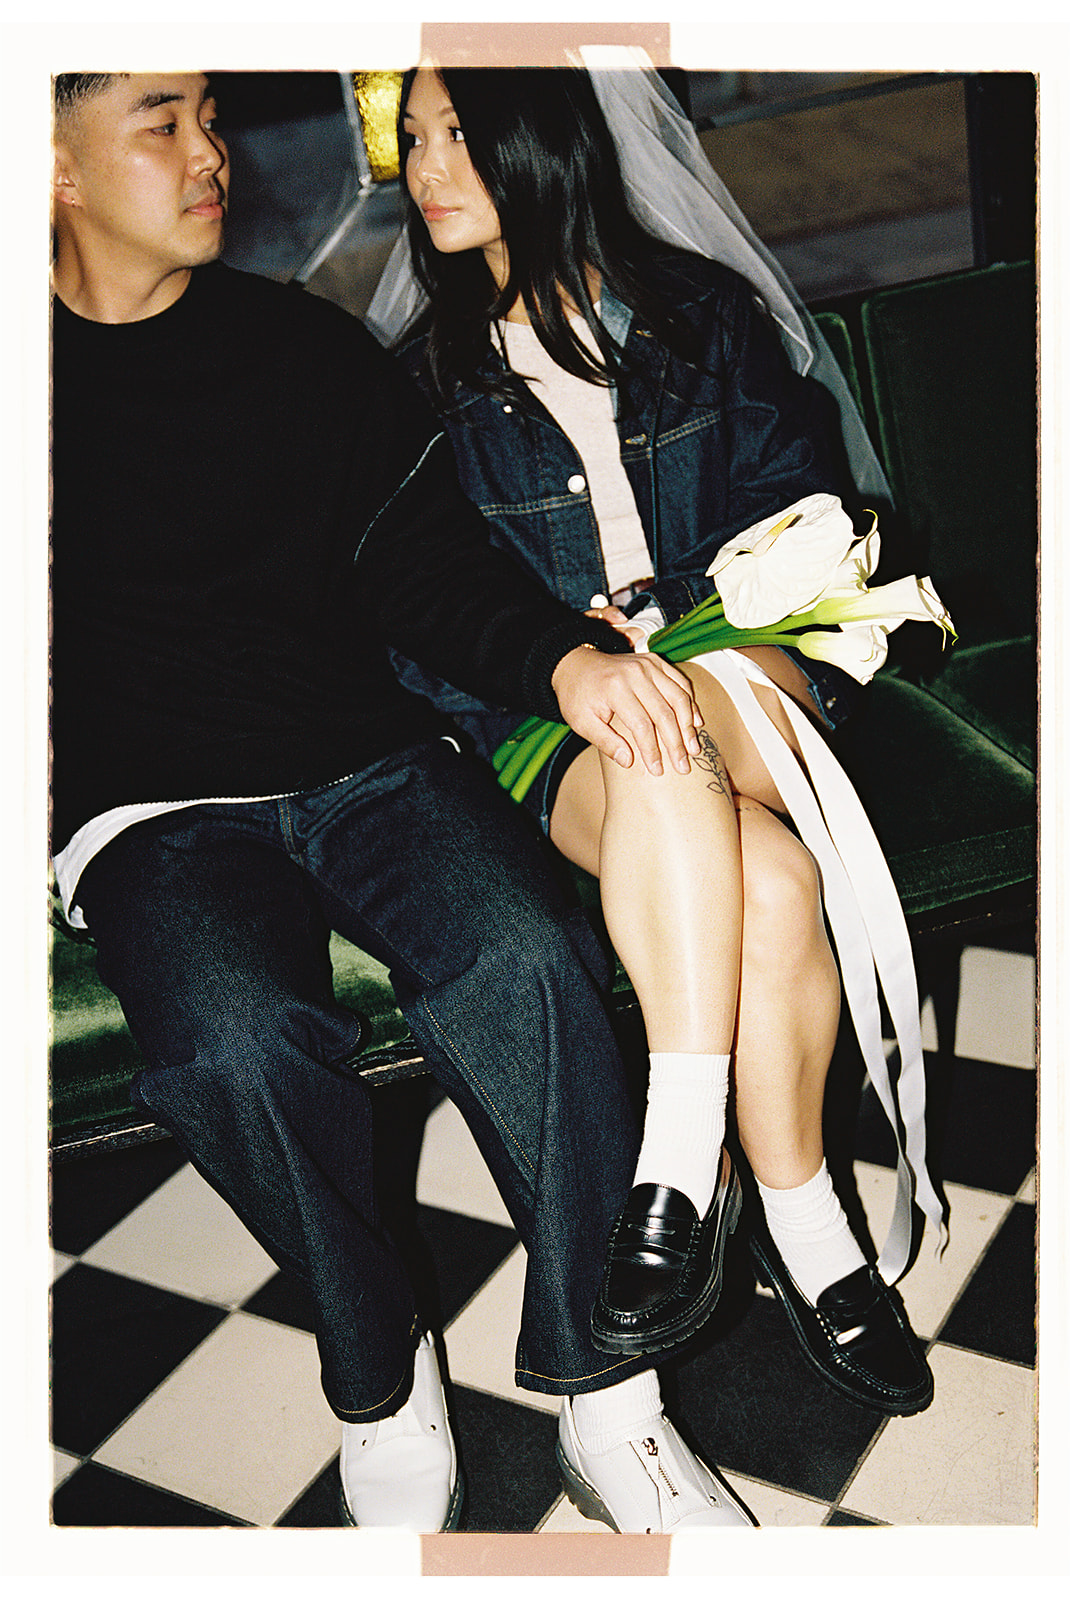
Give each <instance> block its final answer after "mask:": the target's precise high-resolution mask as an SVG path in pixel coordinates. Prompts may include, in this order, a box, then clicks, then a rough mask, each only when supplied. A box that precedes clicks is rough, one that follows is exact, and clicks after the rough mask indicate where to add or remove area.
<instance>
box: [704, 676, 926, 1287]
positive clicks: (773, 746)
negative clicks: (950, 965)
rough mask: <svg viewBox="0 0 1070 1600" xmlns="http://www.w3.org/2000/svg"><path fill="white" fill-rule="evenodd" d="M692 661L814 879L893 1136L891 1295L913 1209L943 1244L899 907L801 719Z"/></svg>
mask: <svg viewBox="0 0 1070 1600" xmlns="http://www.w3.org/2000/svg"><path fill="white" fill-rule="evenodd" d="M692 659H693V662H694V664H695V665H697V666H701V667H704V668H705V670H706V671H707V672H708V673H709V674H710V676H711V677H712V678H716V680H717V682H718V683H719V684H720V685H721V686H722V688H723V689H724V690H725V692H726V693H727V694H728V695H729V697H730V698H731V700H732V702H733V704H734V705H735V707H736V709H737V711H738V712H739V714H740V717H741V718H742V720H743V724H744V726H745V727H746V729H747V731H748V733H749V734H750V736H751V738H752V739H753V740H754V743H755V746H756V748H757V750H758V754H759V755H760V756H761V758H762V760H763V761H764V762H765V765H766V768H767V770H768V772H769V775H770V777H771V778H772V779H773V782H774V783H775V784H776V787H777V790H778V791H779V793H780V796H781V799H782V800H783V802H784V805H785V808H786V809H787V811H788V812H789V813H790V815H791V817H792V819H793V820H794V822H795V825H796V827H797V828H798V830H799V834H800V836H801V838H802V840H803V843H804V844H805V845H806V847H807V849H808V850H809V851H810V853H811V854H812V855H813V857H814V859H815V860H816V862H817V864H818V868H819V870H820V873H821V879H822V889H823V893H824V900H825V909H826V911H827V913H828V919H829V924H830V926H831V928H832V936H833V940H834V942H835V945H836V953H837V956H838V958H839V964H840V972H841V975H842V978H843V987H844V991H845V993H846V996H847V1003H848V1006H849V1008H850V1012H851V1017H852V1020H853V1022H854V1025H855V1032H856V1034H857V1035H858V1043H859V1046H860V1048H861V1051H862V1058H863V1060H864V1062H865V1066H866V1071H867V1073H868V1074H869V1078H870V1081H871V1083H872V1084H873V1087H874V1089H875V1091H876V1093H877V1097H878V1099H879V1100H880V1103H881V1105H882V1107H883V1108H884V1112H885V1114H886V1116H887V1118H888V1121H889V1122H890V1124H891V1126H892V1130H893V1132H894V1134H895V1142H896V1199H895V1209H894V1212H893V1215H892V1220H891V1225H890V1227H889V1231H888V1237H887V1239H886V1240H885V1243H884V1248H883V1250H882V1251H881V1254H880V1258H879V1260H878V1262H877V1270H878V1271H879V1272H880V1274H881V1277H882V1278H883V1279H884V1281H885V1282H886V1283H889V1284H890V1283H894V1282H895V1281H896V1280H897V1279H898V1278H899V1277H900V1276H901V1275H902V1273H903V1272H904V1271H905V1269H906V1265H907V1262H908V1260H909V1258H910V1247H911V1239H912V1214H911V1207H912V1203H913V1202H914V1201H915V1200H916V1202H917V1204H918V1205H919V1206H920V1208H921V1210H922V1212H923V1213H924V1215H925V1216H926V1217H927V1218H928V1219H929V1220H930V1221H931V1222H932V1223H933V1224H934V1226H935V1227H936V1228H937V1229H938V1230H939V1233H940V1240H941V1244H943V1243H944V1242H946V1237H947V1230H946V1226H945V1223H944V1208H943V1206H942V1205H941V1203H940V1201H939V1199H938V1198H937V1195H936V1191H935V1189H934V1188H933V1184H932V1180H931V1179H930V1177H929V1173H928V1169H927V1167H926V1156H925V1062H924V1057H923V1055H922V1046H921V1020H920V1008H919V1003H918V986H917V978H916V976H915V972H914V961H913V956H912V954H911V949H910V937H909V934H908V932H907V926H906V921H905V919H904V917H903V909H902V906H901V905H900V902H899V896H898V894H897V892H896V889H895V885H894V883H893V882H892V876H891V873H890V872H889V870H888V864H887V862H886V861H885V859H884V854H883V852H882V850H881V848H880V845H879V844H878V843H877V839H876V837H875V835H874V833H873V829H872V827H871V825H870V822H869V818H868V817H867V816H866V813H865V811H864V810H863V808H862V803H861V801H860V800H859V798H858V795H857V794H856V793H855V790H854V787H853V785H852V784H851V781H850V779H849V778H848V777H847V774H846V773H845V772H844V770H843V768H842V767H841V766H840V764H839V762H838V761H837V760H836V758H835V756H834V755H833V754H832V752H831V751H830V750H829V748H828V746H827V745H826V743H825V741H824V739H823V738H822V736H821V734H820V733H819V732H818V730H817V729H816V727H815V726H814V725H813V723H812V722H811V721H810V719H809V718H808V717H807V716H806V714H805V713H804V712H803V711H802V710H801V709H800V708H799V707H798V706H797V705H795V703H794V702H793V701H792V699H791V697H790V696H789V695H786V694H784V693H783V691H782V690H780V689H779V688H778V687H777V685H776V684H775V683H773V682H772V681H771V680H770V679H769V678H768V677H767V676H766V674H765V673H764V672H763V671H762V670H761V668H760V667H759V666H757V665H756V664H755V662H753V661H752V660H750V658H749V657H748V656H745V655H743V654H741V653H740V652H739V651H738V650H715V651H711V652H710V653H708V654H706V655H700V656H695V657H693V658H692ZM688 664H690V663H688ZM754 683H760V684H762V685H763V686H764V687H768V688H770V689H772V690H773V691H774V692H775V693H776V695H777V697H778V699H779V701H780V703H781V705H782V706H783V707H784V710H785V712H786V714H787V717H788V720H789V721H790V723H791V727H792V729H793V731H794V733H795V737H796V739H797V740H798V744H799V749H800V750H801V752H802V756H803V761H804V763H805V772H804V770H803V767H802V766H801V765H800V763H799V761H798V760H797V758H796V756H795V754H794V752H793V751H792V750H791V749H789V747H788V745H787V744H786V743H785V741H784V739H783V737H782V736H781V734H780V732H779V730H778V729H777V728H776V726H775V725H774V724H773V722H771V721H770V719H769V716H768V714H767V713H766V711H765V710H764V708H763V707H762V705H761V704H760V702H759V700H758V699H757V697H756V695H755V694H754V691H753V688H752V687H751V685H752V684H754ZM807 775H808V776H809V781H807ZM878 977H879V979H880V984H881V988H882V989H883V991H884V998H885V1002H886V1004H887V1007H888V1014H889V1016H890V1018H891V1022H892V1026H893V1029H894V1031H895V1037H896V1042H897V1044H898V1048H899V1062H900V1066H899V1074H898V1079H897V1082H896V1085H895V1087H894V1088H893V1086H892V1082H891V1077H890V1074H889V1071H888V1061H887V1058H886V1056H885V1053H884V1042H883V1038H882V1034H881V1018H880V1004H879V1000H878V996H877V978H878ZM900 1124H901V1126H902V1132H901V1131H900Z"/></svg>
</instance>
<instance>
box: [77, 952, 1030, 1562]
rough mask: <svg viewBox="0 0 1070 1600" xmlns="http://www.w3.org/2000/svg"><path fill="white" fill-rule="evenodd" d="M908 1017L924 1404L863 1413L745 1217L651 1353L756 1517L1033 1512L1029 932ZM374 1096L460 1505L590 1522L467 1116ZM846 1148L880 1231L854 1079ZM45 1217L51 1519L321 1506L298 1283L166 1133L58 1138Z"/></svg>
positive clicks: (327, 1470) (674, 1409) (397, 1093)
mask: <svg viewBox="0 0 1070 1600" xmlns="http://www.w3.org/2000/svg"><path fill="white" fill-rule="evenodd" d="M1004 942H1005V943H1010V942H1011V941H1004ZM924 1025H925V1042H926V1049H927V1059H928V1065H929V1074H930V1101H931V1105H932V1108H933V1112H934V1130H933V1131H934V1134H935V1136H936V1143H937V1149H938V1154H939V1162H940V1167H939V1170H940V1174H941V1176H942V1178H943V1181H944V1184H945V1188H946V1192H947V1194H948V1197H949V1199H950V1202H951V1240H950V1244H949V1246H948V1248H947V1250H946V1252H945V1253H944V1255H943V1257H942V1258H937V1256H936V1254H935V1248H934V1240H933V1239H932V1237H931V1236H929V1235H927V1236H926V1238H925V1239H924V1241H923V1244H922V1248H921V1252H920V1255H919V1258H918V1260H917V1262H916V1264H915V1265H914V1267H913V1268H912V1270H911V1271H910V1273H909V1274H908V1275H907V1277H906V1278H905V1279H904V1280H903V1282H902V1284H901V1285H900V1288H901V1291H902V1293H903V1297H904V1300H905V1302H906V1305H907V1308H908V1310H909V1312H910V1316H911V1319H912V1321H913V1324H914V1327H915V1329H916V1330H917V1332H918V1333H919V1334H920V1335H921V1336H922V1337H923V1338H924V1340H926V1341H927V1343H928V1345H929V1357H930V1362H931V1365H932V1368H933V1372H934V1374H935V1379H936V1398H935V1400H934V1402H933V1404H932V1406H931V1407H930V1408H929V1410H927V1411H925V1412H923V1413H922V1414H921V1415H920V1416H917V1417H912V1418H892V1419H883V1418H880V1417H878V1416H877V1415H876V1414H875V1413H871V1412H868V1411H865V1410H863V1409H862V1408H860V1407H858V1406H856V1405H854V1404H853V1403H852V1402H850V1401H848V1400H846V1399H841V1398H839V1397H838V1396H837V1395H836V1394H835V1393H834V1392H833V1391H832V1390H831V1389H830V1388H829V1387H828V1386H827V1385H826V1384H825V1383H824V1382H823V1381H822V1380H821V1379H820V1378H818V1377H816V1376H814V1375H813V1374H812V1373H811V1372H810V1369H809V1368H808V1367H807V1366H806V1365H805V1364H804V1362H803V1359H802V1356H801V1355H800V1354H799V1352H798V1349H797V1347H796V1346H795V1344H794V1341H793V1338H792V1335H791V1333H790V1332H789V1330H788V1326H787V1323H786V1320H785V1318H784V1315H783V1313H782V1311H781V1309H780V1307H779V1305H778V1304H777V1303H776V1301H775V1300H773V1299H772V1298H771V1297H770V1296H769V1295H768V1294H766V1293H764V1292H756V1290H755V1287H754V1283H753V1279H752V1278H751V1277H750V1274H749V1272H748V1270H747V1266H746V1250H745V1248H742V1247H741V1244H740V1236H738V1235H737V1237H736V1239H734V1240H733V1246H734V1254H733V1255H732V1257H731V1261H730V1267H729V1270H728V1273H727V1280H726V1288H725V1292H724V1295H723V1297H722V1301H721V1304H720V1306H719V1307H718V1310H717V1312H716V1313H715V1316H714V1319H713V1320H712V1321H711V1323H710V1324H709V1325H708V1327H707V1329H706V1330H705V1331H704V1333H703V1335H702V1336H701V1337H700V1338H699V1339H698V1341H696V1342H695V1344H694V1345H693V1346H691V1347H689V1348H688V1349H687V1350H686V1351H685V1352H684V1353H683V1355H682V1356H681V1357H680V1358H679V1359H678V1360H676V1361H672V1362H669V1363H668V1364H667V1365H666V1366H665V1368H664V1369H663V1372H662V1381H663V1389H664V1392H665V1394H666V1396H667V1399H668V1409H669V1410H670V1413H671V1414H672V1415H673V1416H674V1418H675V1420H676V1421H677V1423H678V1425H679V1426H680V1427H681V1430H682V1431H683V1432H684V1433H685V1434H686V1435H687V1436H688V1437H689V1439H690V1440H691V1442H692V1443H693V1444H695V1445H697V1446H698V1447H700V1448H701V1450H702V1452H703V1453H704V1454H706V1455H707V1457H708V1458H709V1459H710V1460H712V1461H714V1462H716V1463H717V1464H718V1465H719V1466H720V1467H721V1469H722V1471H723V1472H724V1475H725V1476H726V1478H727V1479H728V1481H729V1482H730V1483H731V1484H732V1486H733V1488H735V1489H736V1491H737V1492H738V1493H739V1494H740V1495H741V1496H742V1498H743V1499H744V1500H745V1502H746V1503H747V1504H748V1505H749V1506H750V1508H751V1510H752V1511H753V1512H754V1514H755V1516H756V1518H757V1519H758V1522H759V1523H760V1524H761V1525H762V1526H766V1527H768V1526H777V1527H784V1526H803V1527H805V1526H811V1527H816V1526H819V1525H824V1526H830V1527H831V1526H848V1525H857V1524H884V1525H888V1524H891V1525H897V1526H922V1525H935V1524H942V1525H952V1524H958V1525H960V1526H961V1525H982V1524H987V1525H995V1524H1001V1525H1026V1524H1031V1523H1032V1522H1033V1520H1034V1503H1035V1490H1036V1484H1035V1475H1034V1433H1035V1370H1034V1369H1035V1336H1034V1306H1035V1285H1034V1277H1035V1271H1034V1264H1035V1256H1034V1222H1035V1192H1034V1174H1035V1096H1036V1082H1035V1061H1034V965H1033V957H1032V951H1031V948H1030V947H1029V946H1028V945H1026V944H1025V943H1024V942H1023V943H1020V944H1019V947H1018V948H1016V949H1010V948H1001V949H997V948H983V947H980V946H975V947H971V948H969V949H967V950H966V952H965V955H964V958H963V962H962V968H961V993H960V1000H959V1007H958V1014H957V1026H956V1031H955V1039H954V1054H953V1057H950V1056H949V1055H948V1056H938V1055H937V1053H936V1050H935V1046H936V1038H935V1023H934V1018H933V1011H932V1007H931V1004H930V1003H928V1002H927V1003H926V1007H925V1012H924ZM376 1097H377V1098H376V1102H375V1103H376V1105H377V1108H378V1114H379V1116H380V1120H381V1122H382V1125H383V1136H384V1139H385V1140H386V1141H387V1142H388V1143H389V1144H390V1146H391V1148H392V1149H393V1150H394V1152H395V1155H394V1160H393V1162H392V1164H391V1170H392V1172H393V1173H394V1175H395V1178H396V1184H397V1191H398V1192H397V1197H396V1202H397V1206H398V1218H399V1220H398V1224H397V1226H398V1229H399V1234H400V1235H401V1237H402V1238H403V1240H404V1241H405V1244H406V1248H407V1249H408V1250H409V1252H410V1254H411V1257H412V1261H413V1271H414V1273H415V1274H416V1275H417V1276H418V1278H419V1280H420V1282H421V1283H422V1284H423V1286H424V1292H425V1294H426V1295H427V1296H428V1297H429V1300H430V1302H431V1304H432V1307H433V1309H434V1310H435V1311H436V1312H437V1315H438V1319H439V1325H440V1326H441V1327H442V1328H443V1329H444V1345H445V1352H446V1357H447V1361H448V1367H449V1376H450V1390H451V1404H452V1413H453V1417H454V1422H455V1430H456V1432H457V1435H458V1439H459V1444H460V1449H461V1452H462V1456H463V1459H464V1463H465V1468H466V1472H467V1476H468V1482H469V1501H468V1512H467V1520H466V1523H465V1526H466V1527H467V1528H468V1529H469V1530H470V1531H485V1532H497V1531H510V1532H521V1533H531V1532H569V1531H584V1532H591V1533H599V1532H601V1533H604V1532H606V1531H607V1530H605V1529H604V1528H603V1527H602V1526H601V1524H598V1523H594V1522H588V1521H585V1520H584V1519H583V1518H582V1517H581V1516H580V1515H579V1514H578V1512H576V1511H575V1510H574V1509H573V1507H572V1506H571V1505H570V1504H569V1502H568V1501H567V1500H565V1499H564V1498H563V1496H562V1494H561V1486H560V1483H559V1481H558V1478H557V1473H556V1469H555V1465H554V1455H553V1440H554V1433H555V1426H556V1423H555V1414H556V1405H557V1402H555V1401H553V1400H550V1399H547V1398H546V1397H543V1396H540V1395H533V1394H529V1393H526V1392H523V1391H521V1390H518V1389H517V1388H516V1387H515V1385H514V1383H513V1377H512V1358H513V1347H514V1343H515V1338H516V1331H517V1328H518V1325H519V1306H520V1296H521V1286H522V1281H523V1275H524V1252H523V1249H522V1247H521V1246H520V1245H519V1243H518V1241H517V1238H516V1235H515V1233H514V1231H513V1229H512V1227H511V1225H510V1223H509V1219H508V1217H507V1215H506V1213H505V1210H504V1208H503V1206H502V1203H501V1200H500V1199H499V1197H498V1194H497V1192H496V1190H495V1188H494V1186H493V1183H492V1182H491V1179H490V1177H489V1174H488V1173H487V1171H486V1169H485V1167H484V1166H483V1163H482V1160H481V1158H480V1157H479V1155H478V1153H477V1151H476V1149H475V1146H474V1144H473V1143H472V1141H471V1138H470V1136H469V1135H468V1133H467V1130H466V1128H465V1126H464V1124H463V1122H462V1121H461V1119H460V1117H459V1116H458V1115H457V1113H456V1111H455V1110H454V1108H453V1106H452V1105H451V1104H450V1103H449V1102H448V1101H446V1100H442V1099H440V1098H438V1097H437V1091H435V1090H434V1088H433V1086H432V1085H430V1083H429V1082H427V1081H425V1080H419V1081H417V1082H414V1083H410V1084H403V1085H398V1086H395V1087H394V1088H384V1089H381V1090H378V1091H376ZM421 1133H422V1138H421ZM406 1152H408V1157H406ZM853 1171H854V1176H855V1179H856V1182H857V1189H858V1194H859V1197H860V1199H861V1201H862V1204H863V1205H864V1207H865V1210H866V1214H867V1217H868V1220H869V1224H870V1227H871V1229H872V1232H873V1234H874V1236H875V1237H877V1238H882V1237H883V1228H884V1222H885V1219H886V1218H887V1217H888V1215H889V1214H890V1208H891V1204H892V1196H893V1171H892V1165H891V1151H890V1148H889V1144H888V1139H887V1137H886V1133H885V1128H884V1126H883V1119H882V1114H881V1113H880V1110H879V1107H877V1105H876V1102H875V1101H871V1097H870V1096H869V1095H868V1094H866V1093H863V1095H862V1097H861V1101H860V1106H859V1116H858V1121H857V1127H856V1128H855V1130H854V1162H853ZM414 1173H415V1183H414V1184H413V1183H412V1178H413V1174H414ZM407 1187H408V1193H409V1194H410V1196H411V1194H412V1193H413V1192H415V1197H416V1205H415V1207H413V1206H412V1205H411V1204H410V1205H409V1207H408V1209H407V1212H406V1208H405V1206H404V1200H405V1195H406V1189H407ZM52 1218H53V1247H54V1252H55V1274H54V1285H53V1297H54V1301H53V1368H52V1371H53V1447H54V1460H55V1491H54V1499H53V1512H52V1515H53V1522H54V1523H55V1524H57V1525H65V1526H101V1525H126V1526H131V1525H137V1526H149V1527H165V1526H170V1527H193V1526H212V1525H217V1526H220V1525H225V1526H236V1527H246V1526H254V1527H270V1526H290V1527H306V1528H308V1527H330V1526H337V1524H338V1512H337V1491H336V1483H337V1479H336V1457H337V1450H338V1426H337V1424H336V1422H335V1420H334V1418H333V1417H332V1415H331V1413H330V1411H329V1410H328V1408H327V1406H326V1404H325V1402H324V1400H323V1397H322V1394H321V1391H320V1388H319V1383H318V1371H317V1358H316V1348H315V1343H314V1340H313V1337H312V1333H311V1331H310V1320H309V1313H308V1307H307V1305H306V1303H305V1301H304V1298H303V1295H302V1292H301V1291H300V1290H299V1289H298V1288H296V1287H295V1286H294V1285H293V1284H292V1283H291V1282H289V1281H287V1280H286V1279H285V1278H283V1277H282V1276H280V1275H279V1274H278V1273H277V1272H276V1270H275V1268H274V1266H273V1264H272V1262H271V1261H270V1260H269V1258H268V1257H267V1256H266V1255H265V1254H264V1253H263V1251H262V1250H261V1249H260V1247H259V1245H258V1244H257V1243H255V1242H254V1240H253V1239H252V1238H251V1237H250V1235H249V1234H248V1233H247V1232H246V1231H245V1229H244V1228H243V1226H242V1225H241V1224H240V1223H239V1222H238V1221H237V1220H236V1219H235V1218H234V1217H233V1215H232V1214H231V1213H230V1211H229V1210H228V1209H227V1207H226V1206H225V1205H224V1204H223V1203H222V1202H221V1201H220V1200H219V1199H218V1198H217V1197H216V1195H215V1194H214V1193H213V1192H212V1191H211V1190H210V1189H209V1188H208V1187H207V1185H206V1184H205V1183H204V1182H203V1180H202V1179H201V1178H200V1176H199V1175H198V1174H197V1173H196V1172H195V1171H194V1170H193V1169H192V1168H191V1167H190V1166H189V1164H188V1163H187V1162H185V1161H184V1160H183V1158H182V1156H181V1155H180V1154H179V1153H178V1152H177V1151H176V1150H175V1148H174V1146H173V1144H172V1143H171V1142H170V1141H161V1142H158V1143H155V1144H151V1145H146V1146H141V1147H140V1148H137V1149H134V1150H129V1151H125V1152H118V1153H115V1154H112V1155H107V1156H98V1157H94V1158H91V1159H87V1160H82V1161H72V1162H68V1163H66V1164H60V1165H59V1166H57V1168H56V1170H55V1173H54V1175H53V1195H52Z"/></svg>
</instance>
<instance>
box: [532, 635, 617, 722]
mask: <svg viewBox="0 0 1070 1600" xmlns="http://www.w3.org/2000/svg"><path fill="white" fill-rule="evenodd" d="M582 644H590V645H593V646H594V647H595V649H596V650H601V651H602V652H603V654H605V655H611V656H619V655H627V654H628V653H629V652H630V650H631V648H632V646H631V641H630V640H629V639H628V638H626V637H625V635H624V634H623V633H620V632H618V630H617V629H616V628H614V627H611V626H610V624H609V623H608V622H600V621H598V620H597V618H594V617H584V616H581V615H579V614H578V613H577V614H576V615H575V616H574V617H566V618H565V620H564V621H563V622H556V623H554V625H553V627H552V628H550V629H548V630H547V632H546V633H544V634H541V635H540V636H539V638H538V639H536V641H535V643H534V645H533V646H532V648H531V650H530V652H529V653H528V659H527V661H526V662H525V664H524V677H523V689H524V699H525V702H526V703H527V704H528V705H529V706H530V707H531V709H532V711H534V712H535V713H536V715H537V716H540V717H545V718H546V719H547V720H548V721H550V722H560V721H561V708H560V706H559V705H558V703H557V696H556V695H555V694H554V691H553V687H552V685H551V682H550V680H551V678H552V677H553V675H554V672H555V671H556V670H557V664H558V662H559V661H561V660H562V659H563V658H564V657H565V656H567V655H568V653H569V651H570V650H575V649H576V648H577V647H578V646H579V645H582Z"/></svg>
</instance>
